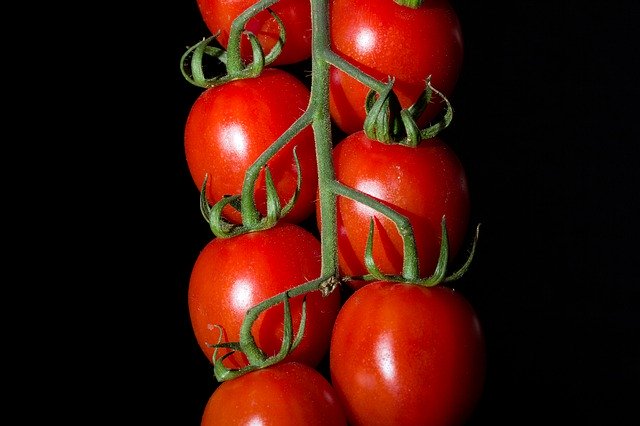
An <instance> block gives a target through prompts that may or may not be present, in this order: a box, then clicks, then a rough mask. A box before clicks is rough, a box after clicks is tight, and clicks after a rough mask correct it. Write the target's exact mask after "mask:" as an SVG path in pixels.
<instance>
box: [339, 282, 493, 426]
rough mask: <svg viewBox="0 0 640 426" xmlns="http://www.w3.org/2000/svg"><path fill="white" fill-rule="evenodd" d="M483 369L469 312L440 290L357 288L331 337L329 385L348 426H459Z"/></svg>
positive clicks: (385, 285) (477, 328) (479, 336)
mask: <svg viewBox="0 0 640 426" xmlns="http://www.w3.org/2000/svg"><path fill="white" fill-rule="evenodd" d="M485 363H486V355H485V340H484V335H483V332H482V328H481V325H480V322H479V319H478V317H477V315H476V313H475V311H474V310H473V308H472V306H471V305H470V304H469V302H468V301H467V300H466V299H465V298H464V297H463V296H462V295H461V294H460V293H459V292H457V291H454V290H452V289H450V288H447V287H442V286H436V287H431V288H427V287H423V286H418V285H414V284H398V283H392V282H382V281H379V282H373V283H370V284H368V285H366V286H364V287H361V288H360V289H358V290H357V291H355V292H354V293H353V294H352V295H351V296H350V297H349V298H348V299H347V300H346V301H345V303H344V305H343V307H342V309H341V310H340V313H339V314H338V317H337V318H336V322H335V325H334V329H333V335H332V337H331V349H330V358H329V365H330V373H331V383H332V384H333V386H334V388H335V389H336V391H337V393H338V397H339V399H340V402H341V403H342V405H343V407H344V409H345V411H346V413H347V418H348V421H349V424H350V425H352V426H357V425H374V424H375V425H430V426H437V425H447V426H451V425H461V424H463V423H464V421H465V420H467V419H468V417H469V416H470V415H471V413H472V411H473V410H474V408H475V407H476V405H477V403H478V401H479V398H480V396H481V392H482V389H483V386H484V377H485Z"/></svg>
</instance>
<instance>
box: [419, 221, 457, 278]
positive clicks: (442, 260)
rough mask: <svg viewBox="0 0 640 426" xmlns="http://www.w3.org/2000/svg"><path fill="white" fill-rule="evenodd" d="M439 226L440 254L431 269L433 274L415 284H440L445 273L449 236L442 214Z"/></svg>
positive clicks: (447, 261) (447, 260)
mask: <svg viewBox="0 0 640 426" xmlns="http://www.w3.org/2000/svg"><path fill="white" fill-rule="evenodd" d="M440 228H441V230H442V238H441V241H440V254H439V256H438V263H437V264H436V268H435V270H434V271H433V275H431V276H430V277H428V278H425V279H423V280H420V281H418V282H417V284H420V285H424V286H426V287H432V286H435V285H438V284H440V283H441V282H442V280H443V279H444V277H445V274H446V273H447V264H448V263H449V236H448V233H447V221H446V219H445V217H444V216H442V221H441V222H440Z"/></svg>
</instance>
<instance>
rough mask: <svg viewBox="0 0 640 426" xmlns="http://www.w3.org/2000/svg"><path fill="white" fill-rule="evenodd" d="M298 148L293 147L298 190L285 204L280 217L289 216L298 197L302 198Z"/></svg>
mask: <svg viewBox="0 0 640 426" xmlns="http://www.w3.org/2000/svg"><path fill="white" fill-rule="evenodd" d="M297 148H298V147H297V146H294V147H293V161H295V163H296V173H297V177H296V190H295V192H294V193H293V196H291V198H290V199H289V201H288V202H287V204H285V206H284V207H283V208H282V211H281V212H280V217H283V216H285V215H287V214H288V213H289V212H290V211H291V209H293V206H294V205H295V204H296V201H298V197H299V196H300V190H301V189H302V167H301V166H300V160H299V159H298V154H297V152H296V151H297Z"/></svg>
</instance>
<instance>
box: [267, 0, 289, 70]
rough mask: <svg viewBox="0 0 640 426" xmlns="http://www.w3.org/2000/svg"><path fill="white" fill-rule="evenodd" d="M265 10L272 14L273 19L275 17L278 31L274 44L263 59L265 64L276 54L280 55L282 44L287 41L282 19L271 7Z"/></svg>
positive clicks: (275, 56) (274, 57)
mask: <svg viewBox="0 0 640 426" xmlns="http://www.w3.org/2000/svg"><path fill="white" fill-rule="evenodd" d="M267 10H268V11H269V13H270V14H271V16H273V19H275V20H276V22H277V23H278V28H279V31H278V41H277V42H276V44H274V45H273V47H272V48H271V50H270V51H269V53H268V54H267V56H266V57H265V59H264V62H265V65H269V64H270V63H272V62H273V61H274V60H275V59H276V58H277V57H278V56H280V53H281V52H282V48H283V47H284V44H285V42H286V41H287V32H286V31H285V28H284V23H283V22H282V19H280V17H279V16H278V14H277V13H275V12H274V11H273V10H271V9H267Z"/></svg>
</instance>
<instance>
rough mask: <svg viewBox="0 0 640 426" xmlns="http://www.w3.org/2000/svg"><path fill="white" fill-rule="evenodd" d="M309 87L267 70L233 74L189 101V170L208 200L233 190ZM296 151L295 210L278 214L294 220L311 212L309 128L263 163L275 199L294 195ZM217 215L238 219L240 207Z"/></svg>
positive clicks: (293, 115) (258, 193)
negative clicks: (239, 76)
mask: <svg viewBox="0 0 640 426" xmlns="http://www.w3.org/2000/svg"><path fill="white" fill-rule="evenodd" d="M309 96H310V92H309V89H308V88H307V87H306V86H305V84H304V83H303V82H302V81H301V80H299V79H298V78H297V77H295V76H294V75H293V74H290V73H288V72H286V71H283V70H280V69H275V68H268V69H264V70H263V71H262V73H261V74H260V75H259V76H258V77H255V78H245V79H241V80H233V81H230V82H227V83H225V84H222V85H219V86H213V87H210V88H208V89H205V90H204V91H203V92H202V93H201V94H200V96H199V97H198V98H197V99H196V100H195V102H194V104H193V105H192V107H191V110H190V112H189V115H188V117H187V121H186V124H185V130H184V146H185V154H186V160H187V165H188V167H189V172H190V173H191V176H192V178H193V181H194V182H195V184H196V186H197V187H198V189H201V188H202V185H203V183H204V179H205V176H207V186H206V198H207V200H208V202H209V203H211V204H214V203H216V202H218V201H220V200H221V199H222V198H223V197H224V196H226V195H239V194H241V192H242V187H243V182H244V178H245V173H246V171H247V169H248V168H249V167H250V166H251V165H252V164H253V163H254V162H255V161H256V159H258V157H259V156H260V155H262V153H263V152H264V151H265V150H266V149H267V148H268V147H269V146H271V144H273V143H274V142H275V141H276V139H277V138H278V137H280V136H281V135H282V133H284V131H285V130H287V129H288V128H289V126H291V125H292V124H293V123H294V122H295V121H296V120H297V119H298V118H299V117H300V116H301V115H302V113H303V112H304V110H305V109H306V108H307V105H308V103H309ZM294 148H295V155H297V158H298V161H299V165H300V174H301V178H302V185H301V189H300V192H299V194H298V198H297V201H296V203H295V205H294V207H293V209H292V210H291V211H290V212H289V213H288V214H287V215H285V216H283V218H282V220H284V221H287V222H294V223H299V222H302V221H303V220H305V219H307V218H308V217H310V216H311V215H312V214H313V212H314V200H315V197H316V190H317V181H318V172H317V165H316V164H317V163H316V156H315V145H314V136H313V130H312V129H311V127H310V126H307V127H306V128H304V129H303V130H302V131H301V132H299V133H298V134H296V135H295V136H294V137H293V139H292V140H291V141H290V142H288V143H287V144H286V145H285V146H284V147H283V148H282V149H280V150H279V151H278V152H277V153H276V154H275V156H274V157H272V158H271V159H270V160H269V161H268V163H267V166H268V167H269V172H270V174H271V177H272V178H273V182H274V184H275V188H276V190H277V193H278V196H279V198H280V202H281V205H283V206H284V205H286V204H287V203H288V202H289V200H291V198H292V197H293V196H294V194H295V192H296V190H297V184H298V168H297V165H296V161H295V157H294ZM264 176H265V172H264V169H263V170H261V171H260V175H259V177H258V180H257V182H256V185H255V188H254V194H255V199H256V205H257V208H258V211H259V212H260V213H261V214H262V215H266V211H267V207H266V205H267V201H266V200H267V189H266V181H265V178H264ZM222 213H223V216H224V217H225V219H227V220H228V221H230V222H234V223H242V217H241V214H240V212H239V211H238V210H236V209H234V208H233V207H232V206H231V205H227V206H226V207H225V208H224V209H223V211H222Z"/></svg>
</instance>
